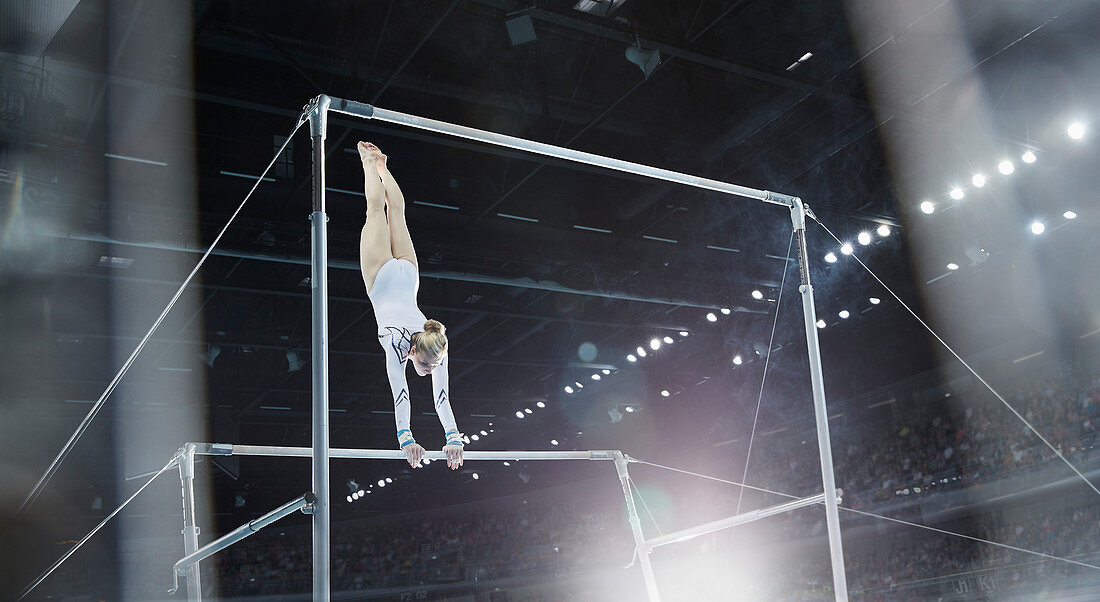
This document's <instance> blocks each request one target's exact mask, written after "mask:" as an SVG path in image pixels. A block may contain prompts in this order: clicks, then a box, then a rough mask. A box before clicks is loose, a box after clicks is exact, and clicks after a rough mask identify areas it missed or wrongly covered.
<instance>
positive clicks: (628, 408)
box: [623, 406, 634, 414]
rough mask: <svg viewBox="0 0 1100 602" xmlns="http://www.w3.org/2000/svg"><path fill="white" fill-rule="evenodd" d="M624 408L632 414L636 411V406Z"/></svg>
mask: <svg viewBox="0 0 1100 602" xmlns="http://www.w3.org/2000/svg"><path fill="white" fill-rule="evenodd" d="M623 409H624V410H626V411H627V413H630V414H632V413H634V406H626V407H625V408H623Z"/></svg>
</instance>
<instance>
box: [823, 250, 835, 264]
mask: <svg viewBox="0 0 1100 602" xmlns="http://www.w3.org/2000/svg"><path fill="white" fill-rule="evenodd" d="M825 262H826V263H836V253H833V252H832V251H830V252H828V253H826V254H825Z"/></svg>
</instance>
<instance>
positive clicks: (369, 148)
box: [356, 141, 388, 171]
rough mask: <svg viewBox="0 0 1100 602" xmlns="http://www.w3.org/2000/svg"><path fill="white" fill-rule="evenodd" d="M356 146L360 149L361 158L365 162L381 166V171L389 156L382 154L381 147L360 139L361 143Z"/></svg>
mask: <svg viewBox="0 0 1100 602" xmlns="http://www.w3.org/2000/svg"><path fill="white" fill-rule="evenodd" d="M356 148H357V149H358V150H359V158H360V159H361V160H362V161H363V163H364V164H366V163H374V164H377V165H378V166H379V171H381V168H382V166H384V165H385V164H386V159H387V158H388V157H386V155H384V154H382V151H381V149H379V148H378V147H377V146H375V145H373V144H371V143H370V142H362V141H360V142H359V144H358V145H356Z"/></svg>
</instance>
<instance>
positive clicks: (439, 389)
mask: <svg viewBox="0 0 1100 602" xmlns="http://www.w3.org/2000/svg"><path fill="white" fill-rule="evenodd" d="M448 363H450V357H449V355H444V356H443V360H442V361H441V362H440V364H439V366H437V367H436V368H435V370H432V398H433V399H435V413H436V415H437V416H439V423H440V424H442V425H443V436H444V438H446V440H447V444H446V445H444V446H443V451H444V452H445V453H446V454H447V466H449V467H450V468H451V469H452V470H456V469H458V467H460V466H462V445H463V443H464V442H465V437H464V436H463V435H462V433H460V432H459V431H458V426H457V425H456V424H455V415H454V412H452V411H451V393H450V390H449V387H450V374H449V372H448V369H447V364H448Z"/></svg>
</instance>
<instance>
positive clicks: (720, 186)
mask: <svg viewBox="0 0 1100 602" xmlns="http://www.w3.org/2000/svg"><path fill="white" fill-rule="evenodd" d="M330 100H331V103H332V104H331V105H330V106H329V110H330V111H335V112H337V113H344V114H345V115H353V116H356V117H364V118H367V119H377V120H378V121H385V122H388V123H396V124H398V125H404V126H408V127H413V128H417V129H421V130H427V131H429V132H436V133H438V134H446V135H448V136H456V137H458V138H465V139H467V140H474V141H477V142H485V143H487V144H492V145H495V146H503V147H506V148H511V149H515V150H519V151H526V152H529V153H535V154H539V155H545V156H547V157H554V158H557V159H565V160H567V161H575V162H577V163H584V164H586V165H595V166H597V167H603V168H606V169H613V170H615V171H621V172H625V173H631V174H635V175H639V176H644V177H647V178H655V179H657V180H664V181H666V182H673V183H676V184H686V185H688V186H692V187H695V188H703V189H706V190H712V191H714V192H721V193H725V194H733V195H736V196H741V197H747V198H750V199H756V200H759V201H764V202H766V203H772V204H775V205H783V206H785V207H790V206H792V205H793V204H794V197H792V196H790V195H786V194H781V193H778V192H770V191H767V190H757V189H756V188H749V187H747V186H738V185H737V184H730V183H728V182H719V181H718V180H711V179H708V178H701V177H699V176H693V175H690V174H686V173H681V172H678V171H672V170H668V169H661V168H660V167H651V166H649V165H642V164H641V163H632V162H630V161H623V160H621V159H613V158H611V157H604V156H602V155H595V154H592V153H586V152H583V151H578V150H573V149H569V148H565V147H562V146H554V145H552V144H546V143H543V142H535V141H534V140H524V139H523V138H516V137H514V136H506V135H504V134H497V133H495V132H489V131H486V130H479V129H477V128H472V127H466V126H464V125H455V124H453V123H447V122H445V121H436V120H435V119H428V118H426V117H417V116H415V115H409V114H408V113H400V112H398V111H390V110H388V109H381V108H379V107H375V106H372V105H369V104H366V103H362V102H356V101H352V100H344V99H341V98H330Z"/></svg>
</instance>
